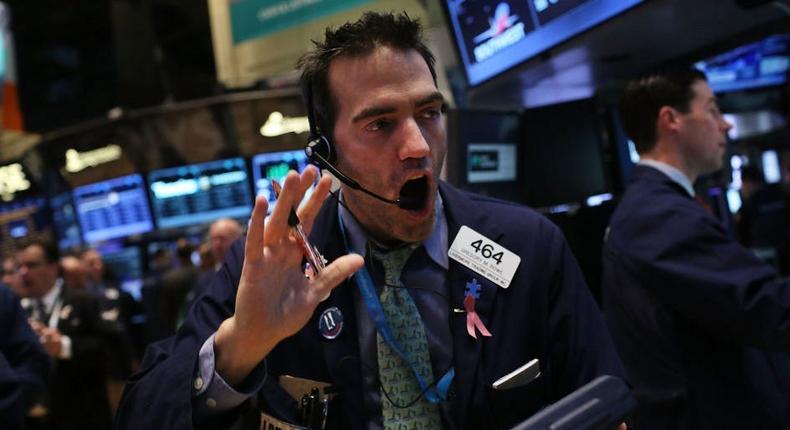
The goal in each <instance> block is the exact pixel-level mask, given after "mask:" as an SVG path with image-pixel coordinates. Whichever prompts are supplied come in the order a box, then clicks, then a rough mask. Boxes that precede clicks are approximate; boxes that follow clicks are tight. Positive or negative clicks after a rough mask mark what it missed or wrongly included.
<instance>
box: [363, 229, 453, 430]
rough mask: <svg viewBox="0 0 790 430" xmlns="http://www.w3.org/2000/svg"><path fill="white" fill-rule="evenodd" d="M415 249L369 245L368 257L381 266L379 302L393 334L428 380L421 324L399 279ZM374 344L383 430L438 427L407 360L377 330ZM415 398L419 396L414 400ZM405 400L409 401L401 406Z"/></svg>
mask: <svg viewBox="0 0 790 430" xmlns="http://www.w3.org/2000/svg"><path fill="white" fill-rule="evenodd" d="M416 248H417V244H412V245H406V246H403V247H400V248H397V249H394V250H391V251H381V250H377V249H375V248H372V247H371V256H372V257H373V258H374V259H375V260H377V261H379V262H381V264H382V266H383V267H384V288H382V290H381V295H380V298H379V301H380V302H381V307H382V310H383V311H384V315H385V316H386V317H387V321H388V322H389V325H390V328H391V329H392V333H393V336H394V337H395V339H397V341H398V344H399V345H400V347H401V349H402V350H403V351H404V353H405V354H406V356H407V358H408V360H409V362H410V363H411V364H412V365H413V366H414V367H415V368H416V369H417V371H418V372H419V373H420V375H421V376H422V378H423V380H425V381H426V382H431V381H433V370H432V369H431V356H430V352H429V351H428V339H427V338H426V336H425V326H424V325H423V322H422V318H420V314H419V312H418V311H417V306H416V305H415V304H414V301H413V300H412V298H411V296H410V295H409V292H408V291H407V290H406V288H403V287H404V286H403V283H402V282H401V280H400V276H401V271H402V270H403V266H404V265H405V264H406V261H407V260H408V259H409V256H410V255H411V254H412V252H413V251H414V249H416ZM376 343H377V346H378V348H377V349H378V365H379V380H380V381H381V389H382V395H381V409H382V414H383V417H384V428H385V429H387V430H394V429H398V430H400V429H404V430H411V429H436V428H440V427H441V419H440V417H439V410H438V408H437V406H436V405H435V404H432V403H430V402H429V401H428V400H426V399H425V396H422V397H420V392H421V391H422V390H421V388H420V385H419V383H418V382H417V379H416V378H415V376H414V373H413V372H412V370H411V368H410V366H409V363H406V362H405V361H404V360H403V359H402V358H401V357H400V356H399V355H398V354H397V353H396V352H395V351H393V349H392V348H391V347H390V345H389V344H388V343H387V342H386V341H385V340H384V339H383V338H382V336H381V333H377V342H376ZM385 392H386V395H385V394H384V393H385ZM387 396H389V399H391V400H392V401H390V400H389V399H388V398H387ZM418 397H420V399H419V400H418V401H416V402H414V400H415V399H417V398H418ZM393 403H394V404H393ZM409 403H413V404H412V405H410V406H408V407H403V406H405V405H408V404H409Z"/></svg>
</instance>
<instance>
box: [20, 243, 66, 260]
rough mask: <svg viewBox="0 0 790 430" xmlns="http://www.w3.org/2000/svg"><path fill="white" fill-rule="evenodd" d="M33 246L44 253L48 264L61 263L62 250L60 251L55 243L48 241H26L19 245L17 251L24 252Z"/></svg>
mask: <svg viewBox="0 0 790 430" xmlns="http://www.w3.org/2000/svg"><path fill="white" fill-rule="evenodd" d="M31 246H38V247H40V248H41V250H42V251H44V258H45V259H46V260H47V263H57V262H59V261H60V250H59V249H58V247H57V245H55V242H53V241H51V240H48V239H39V238H36V239H24V240H22V241H20V242H19V243H17V245H16V250H17V251H18V252H19V251H23V250H25V249H27V248H30V247H31Z"/></svg>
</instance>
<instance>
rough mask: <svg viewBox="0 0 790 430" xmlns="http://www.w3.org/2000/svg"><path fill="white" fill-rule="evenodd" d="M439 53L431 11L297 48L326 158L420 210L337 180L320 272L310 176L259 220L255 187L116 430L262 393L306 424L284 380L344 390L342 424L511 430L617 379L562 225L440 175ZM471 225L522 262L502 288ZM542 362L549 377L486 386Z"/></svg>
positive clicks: (200, 414)
mask: <svg viewBox="0 0 790 430" xmlns="http://www.w3.org/2000/svg"><path fill="white" fill-rule="evenodd" d="M433 64H434V60H433V56H432V54H431V53H430V51H429V50H428V48H427V47H426V46H425V44H424V42H423V40H422V37H421V28H420V25H419V23H417V22H415V21H412V20H411V19H409V18H408V17H407V16H405V15H397V16H394V15H381V14H376V13H367V14H365V15H364V16H363V17H362V18H361V19H360V20H359V21H357V22H355V23H349V24H346V25H344V26H341V27H339V28H338V29H336V30H328V31H327V33H326V40H325V42H324V43H317V44H316V47H315V50H313V51H312V52H310V53H308V54H307V55H306V56H305V57H303V60H302V62H301V68H302V83H303V89H305V91H306V93H308V94H310V93H311V94H312V95H313V96H314V100H315V104H314V105H313V104H312V102H310V101H308V103H309V106H308V108H313V107H314V108H315V110H316V117H317V123H318V124H317V125H318V128H319V129H320V131H321V132H322V133H325V134H326V135H327V136H329V138H330V139H332V140H334V146H335V148H336V149H337V150H336V151H335V153H334V155H335V156H336V159H334V161H333V162H334V163H336V165H337V166H338V168H339V169H340V170H343V171H345V172H346V173H348V174H350V175H351V176H353V177H354V178H355V179H356V180H359V181H360V182H361V183H363V184H365V185H366V186H368V187H370V188H371V189H372V190H373V192H375V193H380V194H383V195H384V196H388V197H387V199H388V200H389V199H394V198H396V197H398V196H400V198H403V199H405V200H408V201H410V202H412V203H411V204H410V205H409V208H403V207H400V206H396V205H393V204H390V203H384V202H381V201H379V200H375V199H373V198H372V197H370V196H368V195H367V194H364V193H363V192H361V191H357V190H353V189H351V188H350V187H348V186H346V185H343V186H342V187H341V192H342V195H341V196H340V197H339V198H340V199H341V200H342V201H343V202H344V205H343V206H342V207H340V206H339V205H338V200H336V199H326V197H327V195H328V192H329V187H330V182H331V181H330V178H329V177H324V178H323V179H322V180H321V181H320V182H319V183H318V185H317V186H316V188H315V191H314V192H313V194H312V195H311V197H310V198H309V199H308V201H307V203H306V204H305V205H304V206H303V207H302V209H300V211H299V217H300V219H301V221H302V222H303V223H304V227H306V228H307V229H308V231H309V230H310V227H311V226H312V227H313V228H312V239H313V241H314V242H315V243H316V244H317V246H318V249H320V250H321V251H322V252H323V253H324V256H325V257H326V258H327V259H328V261H330V262H331V263H330V264H329V265H328V266H327V267H326V268H325V269H324V270H323V271H322V272H321V273H320V275H318V276H313V277H308V276H309V273H310V271H307V272H305V268H304V266H303V253H302V250H301V248H300V247H299V246H298V245H297V243H296V242H295V241H294V239H293V238H292V237H291V229H290V228H289V225H288V220H289V211H290V210H291V208H292V207H296V206H298V204H299V202H300V201H301V199H302V197H303V195H304V193H305V190H307V189H308V188H309V187H310V186H311V185H312V184H313V182H314V181H315V179H316V175H317V172H316V169H314V168H310V169H307V170H306V171H305V173H303V174H302V175H301V176H300V175H297V174H296V173H295V172H291V173H289V175H288V177H287V178H286V180H285V182H284V187H283V191H282V193H281V195H280V197H279V199H278V204H277V205H276V207H275V208H274V211H273V213H272V216H271V218H270V219H269V221H268V222H267V223H266V225H265V226H264V218H265V217H266V212H267V207H268V205H267V203H266V199H265V198H264V197H263V196H259V197H258V198H257V199H256V204H255V207H254V209H253V213H252V220H251V222H250V227H249V232H248V234H247V237H246V243H245V242H242V241H238V242H236V244H235V245H234V246H233V247H232V248H231V249H230V251H229V252H228V255H227V258H226V259H225V264H224V265H223V266H222V268H221V269H220V271H219V272H218V273H217V277H216V278H215V281H214V283H213V285H212V288H211V289H210V291H209V294H207V295H204V296H202V297H200V298H199V300H198V302H197V303H196V304H195V305H194V306H193V307H192V309H191V311H190V313H189V315H188V318H187V320H186V321H185V323H184V325H183V326H182V327H181V329H180V330H179V332H178V333H177V334H176V336H175V337H173V338H171V339H169V340H167V341H165V342H162V343H159V344H156V345H153V346H152V347H151V348H149V350H148V351H147V354H146V357H145V359H144V363H143V365H142V370H141V371H140V373H138V374H137V375H135V376H133V377H132V379H131V381H130V385H128V386H127V390H126V392H125V393H124V399H123V402H122V404H121V408H120V410H119V415H118V417H117V419H116V424H118V425H119V427H123V428H152V427H160V428H169V429H182V428H192V427H193V426H194V427H197V428H227V427H228V426H229V425H230V423H232V422H233V421H234V420H235V419H237V418H238V417H239V416H240V415H242V414H243V413H244V412H245V410H246V411H253V413H254V410H255V409H257V408H255V409H253V408H250V407H249V406H251V405H252V404H255V405H256V406H260V407H262V409H263V410H264V411H265V412H266V413H267V414H269V415H271V416H275V417H277V418H279V419H284V420H288V421H298V420H299V415H300V414H299V412H298V411H297V403H298V402H297V401H296V400H294V399H293V398H292V397H291V395H289V394H288V393H287V392H286V391H285V386H286V385H289V386H291V385H290V384H291V383H292V382H294V380H292V379H289V378H286V377H285V376H286V375H290V376H296V377H301V378H307V379H309V380H312V381H306V386H307V389H308V392H309V391H310V390H309V387H311V386H315V385H316V384H319V381H323V382H328V383H331V384H333V386H334V388H335V389H336V392H337V395H336V397H334V399H333V400H331V402H330V403H331V405H330V406H329V409H328V410H329V416H328V419H329V423H328V427H329V428H338V429H361V428H387V429H393V428H409V429H412V428H426V429H427V428H430V429H434V428H474V429H479V428H493V427H510V426H512V425H513V424H515V423H518V422H520V421H521V420H523V419H525V418H527V417H528V416H529V415H531V414H533V413H535V412H536V411H537V410H539V409H540V408H541V407H543V406H545V405H547V404H548V403H550V402H553V401H555V400H557V399H559V398H560V397H562V396H564V395H566V394H568V393H570V392H571V391H573V390H575V389H576V388H578V387H580V386H581V385H583V384H585V383H586V382H588V381H590V380H592V379H593V378H595V377H596V376H598V375H601V374H615V375H619V374H620V372H621V368H620V363H619V360H618V358H617V356H616V354H615V353H614V346H613V345H612V343H611V340H610V338H609V334H608V332H607V331H606V327H605V325H604V323H603V320H602V318H601V315H600V314H599V311H598V309H597V307H596V305H595V302H594V301H593V299H592V297H591V295H590V292H589V291H588V289H587V286H586V285H585V283H584V280H583V278H582V275H581V272H580V270H579V268H578V266H577V264H576V262H575V260H574V258H573V256H572V255H571V253H570V250H569V249H568V246H567V244H566V242H565V240H564V238H563V237H562V234H561V233H560V231H559V229H558V228H557V227H556V226H554V225H553V224H551V223H550V222H548V221H547V220H546V219H545V218H543V217H541V216H539V215H537V214H536V213H535V212H532V211H530V210H528V209H526V208H523V207H520V206H518V205H514V204H512V203H507V202H502V201H497V200H493V199H490V198H485V197H481V196H474V195H470V194H466V193H463V192H461V191H459V190H457V189H455V188H453V187H451V186H449V185H447V184H445V183H442V182H440V181H439V175H440V170H441V165H442V162H443V159H444V154H445V151H446V134H445V124H444V115H443V112H444V109H445V102H444V99H443V97H442V95H441V93H439V91H438V90H437V87H436V80H435V77H436V72H435V70H434V68H433ZM310 98H312V97H308V100H309V99H310ZM314 137H315V136H314ZM324 149H325V148H324ZM333 158H334V157H333ZM314 220H315V225H313V221H314ZM462 226H464V227H468V228H469V229H474V230H475V231H477V232H479V234H480V235H482V236H481V237H483V236H484V239H480V240H481V243H482V241H485V243H486V245H485V246H487V247H484V249H486V250H488V249H489V248H488V247H490V249H502V255H499V257H503V255H504V254H505V251H504V249H508V250H510V251H508V252H511V251H512V252H513V253H514V254H516V255H518V256H520V263H515V256H514V255H511V254H507V255H508V257H503V258H505V260H503V261H505V262H506V264H515V265H518V267H517V269H516V267H515V266H511V267H512V268H513V269H514V270H516V271H515V272H514V275H513V276H514V277H513V278H512V279H507V280H500V282H501V283H502V284H504V286H508V288H503V287H502V286H498V285H497V284H496V283H495V281H493V280H491V279H488V278H486V277H483V276H480V275H478V274H476V273H475V272H474V271H473V270H472V269H470V268H468V267H466V266H464V265H462V264H461V263H458V262H457V261H455V260H450V259H449V258H448V248H449V246H450V243H451V241H452V240H453V239H454V238H456V237H459V238H464V239H463V240H461V242H463V245H460V246H462V247H463V249H464V250H465V251H464V252H473V247H474V246H475V245H474V243H475V241H474V240H473V239H471V238H472V236H474V235H473V233H472V232H471V231H469V230H466V229H463V230H462ZM462 231H463V232H465V233H461V232H462ZM464 235H467V236H464ZM475 237H477V236H475ZM478 246H483V245H480V244H478ZM495 247H496V248H495ZM500 247H501V248H500ZM484 254H485V253H484ZM361 255H366V257H365V258H366V259H367V267H365V268H363V265H364V264H365V262H364V260H363V258H362V257H361ZM495 255H498V254H496V253H493V254H491V255H489V257H491V258H494V256H495ZM489 257H483V258H489ZM499 257H496V258H499ZM511 257H513V259H511ZM508 262H509V263H508ZM481 264H483V263H481ZM490 264H495V263H494V262H493V261H491V262H490ZM404 265H405V267H404ZM360 269H361V270H362V271H361V272H360V273H358V274H357V275H355V276H354V277H353V278H351V279H348V278H349V277H350V276H351V275H352V274H353V273H354V272H357V271H358V270H360ZM401 269H402V270H401ZM306 273H307V274H308V275H306ZM374 284H375V285H374ZM338 285H340V286H339V287H337V289H334V290H333V288H335V287H336V286H338ZM405 286H409V287H410V288H408V289H407V288H404V287H405ZM375 289H378V290H379V291H381V297H382V298H381V301H382V302H383V303H380V307H379V308H378V309H382V308H383V311H382V312H385V315H387V316H385V317H384V318H385V319H386V320H387V321H389V323H388V324H389V325H391V328H392V330H393V332H394V334H393V337H394V338H395V339H397V342H398V343H400V344H401V345H403V348H404V349H406V350H407V351H409V352H410V353H409V356H408V360H402V359H400V357H399V356H398V355H396V353H395V351H394V349H395V348H394V347H393V346H391V345H392V343H391V342H387V340H386V339H389V337H388V336H386V335H381V336H380V335H377V331H376V328H375V325H374V323H373V322H372V321H371V319H370V318H371V316H370V313H369V311H368V307H367V304H371V306H374V307H375V305H374V304H373V303H378V302H379V301H378V299H377V298H375V297H376V292H375V291H374V290H375ZM361 291H367V292H369V293H371V294H370V295H366V296H365V297H367V298H368V300H366V299H363V297H362V293H361ZM377 318H378V317H377ZM477 318H479V319H480V320H479V321H478V320H477ZM377 321H379V322H381V319H377ZM470 324H471V326H470ZM470 327H471V328H470ZM486 334H488V335H490V336H487V335H486ZM534 358H538V359H539V360H540V363H541V364H540V366H541V371H542V373H541V375H540V376H539V377H538V378H537V379H536V380H534V381H532V382H531V383H529V384H526V385H523V386H520V387H518V388H514V389H510V390H499V391H497V390H492V389H491V384H492V383H493V382H494V381H495V380H496V379H498V378H500V377H502V376H503V375H505V374H507V373H509V372H511V371H513V370H514V369H516V368H518V367H520V366H522V365H524V364H526V363H527V362H529V361H531V360H532V359H534ZM410 369H412V370H414V372H412V370H410ZM415 373H416V374H417V375H419V380H420V381H422V382H423V383H425V384H426V385H427V384H429V383H430V384H431V385H430V390H429V392H427V393H424V392H422V389H421V384H420V382H418V378H417V377H416V376H415ZM281 377H283V378H284V379H283V380H282V381H283V384H284V385H281ZM451 381H452V382H451ZM434 383H435V385H434ZM292 388H293V386H292ZM302 392H303V391H302ZM297 397H298V396H297ZM255 399H257V401H256V400H255ZM316 400H317V399H316ZM316 409H317V407H316ZM308 416H309V417H311V418H315V414H310V413H309V412H308ZM253 428H254V424H253ZM258 428H259V427H258Z"/></svg>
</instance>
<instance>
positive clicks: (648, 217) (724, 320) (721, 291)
mask: <svg viewBox="0 0 790 430" xmlns="http://www.w3.org/2000/svg"><path fill="white" fill-rule="evenodd" d="M620 112H621V115H622V119H623V124H624V127H625V130H626V132H627V134H628V136H629V137H630V138H631V139H632V140H633V141H634V142H635V143H636V148H637V151H639V155H640V157H641V160H642V161H640V162H639V165H638V166H636V168H634V170H633V174H632V179H631V184H630V185H629V187H628V189H627V191H626V193H625V195H624V196H623V199H622V201H621V202H620V204H619V206H618V207H617V209H616V210H615V212H614V214H613V216H612V219H611V221H610V226H609V231H608V236H607V238H606V239H605V243H604V257H603V263H604V281H603V292H604V311H605V313H606V318H607V322H608V323H609V325H610V329H611V331H612V334H613V336H614V338H615V343H616V344H617V347H618V350H619V352H620V356H621V357H622V359H623V362H624V364H625V368H626V376H627V377H628V379H629V382H630V383H631V384H633V387H634V390H635V393H636V396H637V398H638V400H639V401H640V402H641V406H640V408H639V410H638V412H637V413H636V414H635V416H634V420H633V425H634V427H635V428H638V429H647V430H650V429H724V428H728V429H729V428H732V429H735V428H749V429H769V428H770V429H777V428H787V426H788V423H790V366H788V361H787V351H788V349H790V285H788V283H787V282H778V281H776V280H775V279H776V273H775V272H774V270H773V269H772V268H771V267H769V266H768V265H767V264H765V263H763V262H762V261H760V260H759V259H757V258H756V257H755V256H754V255H753V254H752V253H751V252H749V251H748V250H746V249H745V248H743V247H742V246H741V245H739V244H738V243H737V242H735V241H734V240H733V239H731V238H730V237H729V236H728V233H727V231H726V229H725V227H724V226H723V225H722V224H721V223H720V222H719V221H718V220H717V219H716V218H714V217H713V216H712V215H711V214H710V213H708V212H707V211H705V210H704V209H703V208H702V207H701V206H700V205H698V204H697V202H696V201H695V195H694V189H693V187H692V184H693V183H694V181H695V180H696V179H697V177H698V176H699V175H703V174H707V173H711V172H714V171H716V170H718V169H720V168H721V167H722V163H723V157H724V154H725V150H726V145H727V131H728V130H729V129H730V128H731V127H732V126H731V125H730V124H729V123H728V122H727V121H726V120H725V119H724V118H723V117H722V114H721V112H720V111H719V107H718V105H717V102H716V98H715V97H714V95H713V93H712V91H711V89H710V86H709V85H708V83H707V81H706V78H705V76H704V75H703V74H702V73H700V72H698V71H696V70H693V69H690V70H679V71H671V72H666V73H659V74H655V75H652V76H648V77H645V78H643V79H640V80H637V81H634V82H632V83H630V84H629V85H628V86H627V88H626V90H625V94H624V96H623V100H622V104H621V109H620Z"/></svg>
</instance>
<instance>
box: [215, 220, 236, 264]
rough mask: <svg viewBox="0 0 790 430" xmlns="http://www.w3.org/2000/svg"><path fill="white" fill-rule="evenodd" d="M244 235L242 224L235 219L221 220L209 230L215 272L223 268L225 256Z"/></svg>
mask: <svg viewBox="0 0 790 430" xmlns="http://www.w3.org/2000/svg"><path fill="white" fill-rule="evenodd" d="M242 233H243V230H242V228H241V224H239V222H238V221H236V220H234V219H230V218H220V219H218V220H216V221H214V222H213V223H211V226H210V227H209V229H208V240H209V243H210V244H211V253H212V255H213V256H214V264H215V266H214V269H215V270H219V268H220V267H222V262H223V261H225V254H227V252H228V249H230V246H231V245H233V242H235V241H236V240H238V239H239V238H240V237H241V235H242Z"/></svg>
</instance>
